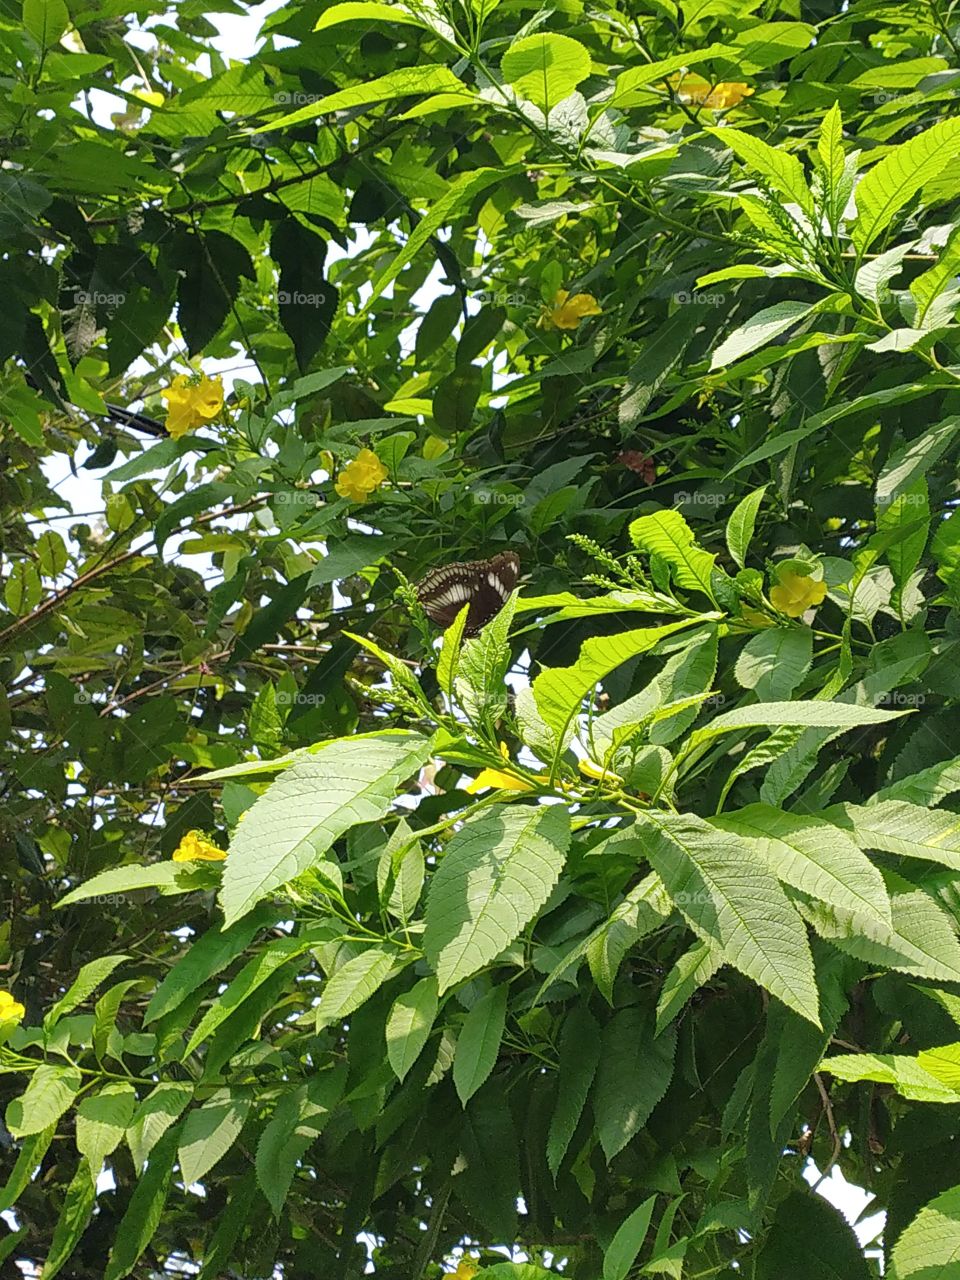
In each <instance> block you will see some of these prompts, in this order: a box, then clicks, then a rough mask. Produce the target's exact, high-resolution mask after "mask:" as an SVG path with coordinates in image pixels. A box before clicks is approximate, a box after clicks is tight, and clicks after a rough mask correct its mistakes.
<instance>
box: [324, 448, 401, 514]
mask: <svg viewBox="0 0 960 1280" xmlns="http://www.w3.org/2000/svg"><path fill="white" fill-rule="evenodd" d="M387 475H388V472H387V468H386V467H385V466H384V465H383V463H382V462H381V461H380V459H379V458H378V457H377V455H376V454H375V453H374V452H373V450H372V449H361V450H360V452H359V453H358V454H357V456H356V457H355V458H354V460H353V462H348V463H347V465H346V466H345V467H344V468H343V470H342V471H341V472H340V475H339V476H338V477H337V483H336V484H335V485H334V488H335V489H336V491H337V493H339V495H340V497H341V498H349V499H350V501H351V502H366V500H367V498H368V497H369V496H370V494H371V493H373V491H374V489H379V487H380V486H381V485H382V484H383V482H384V480H386V478H387Z"/></svg>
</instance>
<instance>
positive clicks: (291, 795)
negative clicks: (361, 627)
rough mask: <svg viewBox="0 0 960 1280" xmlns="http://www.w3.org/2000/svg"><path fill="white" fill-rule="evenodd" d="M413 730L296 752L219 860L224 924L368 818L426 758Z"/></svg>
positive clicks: (426, 748) (379, 812) (381, 810)
mask: <svg viewBox="0 0 960 1280" xmlns="http://www.w3.org/2000/svg"><path fill="white" fill-rule="evenodd" d="M429 755H430V741H429V739H427V738H423V737H420V736H419V735H418V734H415V733H409V734H403V735H401V736H393V735H391V736H387V735H386V734H384V735H383V736H382V737H379V738H378V737H376V736H374V737H365V738H350V739H347V740H342V739H336V740H334V741H332V742H328V743H324V749H323V750H322V751H317V752H314V753H312V754H310V755H307V756H301V757H300V758H299V759H298V760H297V761H296V762H295V763H294V764H292V765H291V766H290V768H289V769H287V770H286V771H285V772H284V773H283V774H282V775H281V777H280V778H278V779H277V780H276V781H275V782H274V783H273V784H272V786H271V787H270V788H269V790H268V791H267V792H266V794H265V795H263V796H261V798H260V799H259V800H257V802H256V803H255V804H254V805H252V806H251V808H250V809H248V810H247V812H246V814H245V815H244V819H243V822H241V823H240V824H239V826H238V827H237V830H236V833H235V835H234V838H233V840H232V841H231V844H230V849H229V856H228V857H227V861H226V863H225V864H224V873H223V886H222V888H221V891H220V900H221V905H222V907H223V913H224V917H225V923H226V924H227V925H230V924H232V923H233V922H234V921H235V920H237V919H239V918H240V917H241V916H243V915H246V913H247V912H248V911H250V910H252V908H253V907H255V906H256V904H257V903H258V902H259V901H260V900H261V899H263V898H265V897H266V896H267V894H269V893H270V892H272V890H274V889H276V888H279V886H280V885H282V884H285V883H286V882H287V881H288V880H293V879H294V878H295V877H296V876H298V875H300V874H301V872H303V871H306V870H307V869H308V868H309V867H311V866H313V865H314V864H315V863H316V862H318V861H319V860H320V859H321V858H322V857H323V855H324V853H326V851H327V850H328V849H329V848H330V846H331V845H332V844H333V842H334V841H335V840H337V839H339V837H340V836H341V835H343V833H344V832H345V831H347V830H349V828H350V827H353V826H357V825H358V824H359V823H362V822H375V821H376V820H377V819H378V818H381V817H383V815H384V814H385V813H386V812H387V810H388V809H389V807H390V804H391V802H392V800H393V797H394V793H395V791H396V788H397V786H398V785H399V784H400V783H401V782H402V781H403V780H404V779H406V778H408V777H409V776H410V775H411V774H412V773H415V772H416V771H417V770H418V769H419V768H420V766H421V765H422V764H423V763H424V762H425V761H426V760H427V759H428V758H429Z"/></svg>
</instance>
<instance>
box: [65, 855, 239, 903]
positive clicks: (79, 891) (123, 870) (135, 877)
mask: <svg viewBox="0 0 960 1280" xmlns="http://www.w3.org/2000/svg"><path fill="white" fill-rule="evenodd" d="M215 875H216V876H218V875H219V871H217V872H213V871H212V869H211V867H210V865H209V864H200V865H198V864H194V863H190V862H155V863H153V864H152V865H150V866H140V865H139V864H131V865H129V866H124V867H111V869H110V870H109V871H101V872H100V874H99V875H96V876H94V877H93V879H92V880H88V881H87V882H86V884H81V885H78V886H77V888H76V889H71V891H70V892H69V893H68V894H66V895H65V896H64V897H62V898H61V899H60V901H59V902H58V903H57V907H58V908H60V907H69V906H72V905H73V903H75V902H84V901H86V900H87V899H89V898H97V897H100V896H101V895H103V896H108V895H110V894H119V893H126V892H127V890H133V889H159V890H160V892H161V893H162V894H178V893H190V892H192V891H193V890H195V889H209V888H211V887H212V886H213V885H214V884H216V880H215V879H214V878H213V877H214V876H215Z"/></svg>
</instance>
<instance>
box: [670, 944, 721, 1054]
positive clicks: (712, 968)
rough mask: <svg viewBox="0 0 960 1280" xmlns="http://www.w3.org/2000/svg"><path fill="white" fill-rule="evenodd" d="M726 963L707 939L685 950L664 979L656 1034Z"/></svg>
mask: <svg viewBox="0 0 960 1280" xmlns="http://www.w3.org/2000/svg"><path fill="white" fill-rule="evenodd" d="M722 966H723V956H722V955H720V953H719V952H718V951H717V949H716V948H715V947H713V946H711V945H710V944H709V943H706V942H698V943H696V944H695V945H694V946H692V947H691V948H690V950H689V951H687V952H685V953H684V954H683V955H682V956H681V957H680V959H679V960H678V961H677V963H676V964H675V965H674V966H673V968H672V969H671V970H670V972H669V973H668V974H667V976H666V977H665V978H664V980H663V986H662V987H661V988H660V995H659V997H658V998H657V1028H656V1031H657V1035H659V1034H660V1032H661V1031H663V1029H664V1027H668V1026H669V1025H670V1023H671V1022H672V1021H673V1019H674V1018H675V1017H676V1016H677V1014H678V1013H679V1012H680V1010H681V1009H682V1008H683V1006H684V1005H685V1004H686V1003H687V1001H688V1000H689V999H690V997H691V996H692V995H693V993H694V992H695V991H697V990H698V989H699V988H700V987H702V986H703V984H704V983H705V982H709V981H710V979H711V978H712V977H713V975H714V974H715V973H716V972H717V970H718V969H720V968H722Z"/></svg>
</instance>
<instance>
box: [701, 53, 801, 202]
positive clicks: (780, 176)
mask: <svg viewBox="0 0 960 1280" xmlns="http://www.w3.org/2000/svg"><path fill="white" fill-rule="evenodd" d="M747 34H749V35H753V34H754V33H753V32H749V31H748V33H747ZM709 132H711V133H712V134H713V135H714V136H715V137H716V138H718V139H719V140H720V142H721V143H722V144H723V145H724V146H727V147H729V148H730V150H731V151H733V152H734V153H735V155H736V156H737V158H738V159H740V160H741V161H742V162H743V163H744V164H745V165H746V166H747V167H748V168H749V169H751V170H752V171H753V172H754V173H758V174H759V175H760V176H761V177H762V178H765V179H766V180H767V182H768V183H769V184H770V186H772V187H773V188H774V189H775V190H776V191H779V192H780V194H781V195H782V196H785V197H786V199H787V200H788V201H792V202H793V203H794V204H796V205H799V207H800V208H801V209H802V210H803V211H804V213H806V214H809V215H812V214H813V200H812V198H811V196H810V189H809V187H808V186H807V181H806V178H805V177H804V174H803V167H802V165H801V164H800V161H799V160H798V159H797V157H796V156H794V155H791V154H790V152H789V151H786V150H785V149H784V148H783V147H782V146H779V147H771V146H770V144H769V143H768V142H764V141H763V139H762V138H758V137H757V136H756V135H755V134H752V133H744V132H743V131H742V130H741V129H711V130H709Z"/></svg>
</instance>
